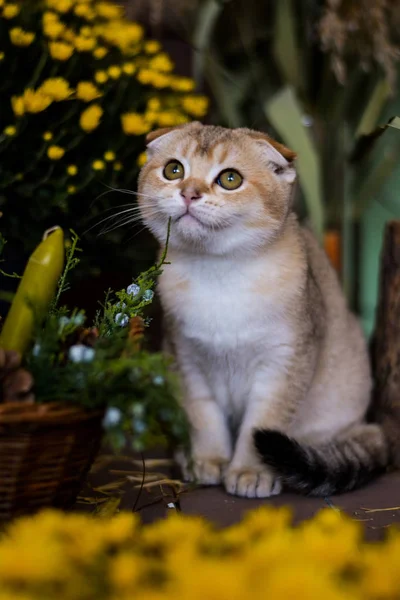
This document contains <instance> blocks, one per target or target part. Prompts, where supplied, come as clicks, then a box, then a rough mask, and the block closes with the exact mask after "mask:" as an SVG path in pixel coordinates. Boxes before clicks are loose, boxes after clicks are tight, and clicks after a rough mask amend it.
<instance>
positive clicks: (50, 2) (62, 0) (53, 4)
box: [46, 0, 73, 13]
mask: <svg viewBox="0 0 400 600" xmlns="http://www.w3.org/2000/svg"><path fill="white" fill-rule="evenodd" d="M46 4H47V6H48V7H49V8H52V9H53V10H56V11H57V12H60V13H67V12H69V11H70V10H71V8H72V6H73V2H72V0H47V1H46Z"/></svg>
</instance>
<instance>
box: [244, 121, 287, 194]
mask: <svg viewBox="0 0 400 600" xmlns="http://www.w3.org/2000/svg"><path fill="white" fill-rule="evenodd" d="M251 136H252V137H253V139H254V141H255V142H257V144H258V145H259V147H260V150H261V151H262V155H263V157H264V158H265V159H266V161H267V162H268V166H269V168H270V169H272V171H273V172H274V173H275V175H277V177H279V178H280V179H282V180H284V181H286V182H288V183H293V181H294V180H295V179H296V169H295V165H294V161H295V160H296V158H297V154H296V152H293V150H290V149H289V148H286V146H284V145H283V144H280V143H279V142H277V141H276V140H274V139H272V138H271V137H269V135H267V134H266V133H260V132H252V133H251Z"/></svg>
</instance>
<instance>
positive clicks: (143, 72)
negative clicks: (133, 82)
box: [136, 69, 154, 85]
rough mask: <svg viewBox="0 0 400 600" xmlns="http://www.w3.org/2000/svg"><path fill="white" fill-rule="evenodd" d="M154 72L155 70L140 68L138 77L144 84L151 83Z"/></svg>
mask: <svg viewBox="0 0 400 600" xmlns="http://www.w3.org/2000/svg"><path fill="white" fill-rule="evenodd" d="M153 74H154V73H153V71H151V70H150V69H140V71H139V72H138V74H137V75H136V77H137V80H138V81H139V82H140V83H142V84H143V85H149V84H150V83H151V82H152V81H153Z"/></svg>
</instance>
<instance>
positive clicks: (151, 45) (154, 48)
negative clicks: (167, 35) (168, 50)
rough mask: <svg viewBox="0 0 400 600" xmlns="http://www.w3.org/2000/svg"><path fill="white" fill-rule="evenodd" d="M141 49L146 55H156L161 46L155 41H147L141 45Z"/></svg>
mask: <svg viewBox="0 0 400 600" xmlns="http://www.w3.org/2000/svg"><path fill="white" fill-rule="evenodd" d="M143 49H144V51H145V52H147V54H156V52H159V51H160V50H161V44H160V42H157V41H156V40H148V41H147V42H145V43H144V44H143Z"/></svg>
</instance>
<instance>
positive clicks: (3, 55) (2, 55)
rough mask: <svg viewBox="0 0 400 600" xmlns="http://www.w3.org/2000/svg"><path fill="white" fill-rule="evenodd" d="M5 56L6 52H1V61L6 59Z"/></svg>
mask: <svg viewBox="0 0 400 600" xmlns="http://www.w3.org/2000/svg"><path fill="white" fill-rule="evenodd" d="M4 57H5V54H4V52H0V61H1V60H3V59H4Z"/></svg>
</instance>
